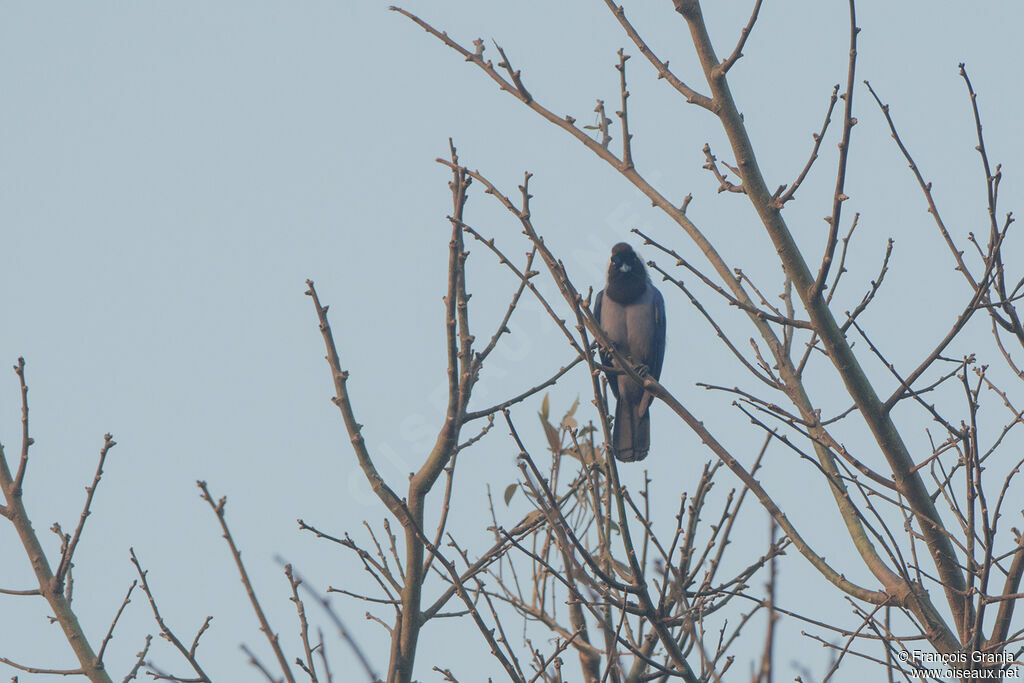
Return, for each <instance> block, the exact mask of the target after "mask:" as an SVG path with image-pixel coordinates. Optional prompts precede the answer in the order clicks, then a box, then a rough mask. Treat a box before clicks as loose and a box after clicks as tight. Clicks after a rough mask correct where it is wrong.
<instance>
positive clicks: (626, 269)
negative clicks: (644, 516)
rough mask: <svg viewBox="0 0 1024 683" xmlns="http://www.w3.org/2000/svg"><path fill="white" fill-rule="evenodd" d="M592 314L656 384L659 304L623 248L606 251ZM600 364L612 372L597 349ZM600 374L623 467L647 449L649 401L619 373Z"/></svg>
mask: <svg viewBox="0 0 1024 683" xmlns="http://www.w3.org/2000/svg"><path fill="white" fill-rule="evenodd" d="M594 314H595V316H596V318H597V323H598V324H599V325H600V326H601V329H602V330H604V332H605V334H606V335H607V336H608V339H609V340H610V341H611V342H612V343H613V344H614V345H615V347H616V348H617V349H619V350H620V351H622V352H624V353H626V354H628V355H629V357H630V358H631V359H632V360H633V362H635V363H638V364H640V366H641V367H640V368H638V369H639V370H640V372H641V374H644V372H645V371H646V373H647V374H649V375H650V376H651V377H653V378H654V379H656V380H657V379H660V378H661V367H662V364H663V363H664V360H665V299H664V298H662V296H661V292H659V291H658V289H657V288H656V287H655V286H654V285H653V284H652V283H651V279H650V278H649V277H648V276H647V269H646V268H645V267H644V264H643V261H641V260H640V257H638V256H637V255H636V252H634V251H633V248H632V247H631V246H629V245H628V244H626V243H625V242H619V243H618V244H616V245H615V246H614V247H612V254H611V259H610V260H609V262H608V282H607V284H606V285H605V287H604V289H602V290H601V291H600V292H598V293H597V298H596V299H595V301H594ZM601 362H602V363H603V364H604V365H605V366H607V367H609V368H611V367H612V365H613V357H612V353H611V351H610V350H609V349H606V348H602V349H601ZM605 374H606V375H607V377H608V384H609V386H611V390H612V394H613V395H614V396H615V420H614V422H613V423H612V425H613V427H612V441H613V444H612V445H613V448H614V453H615V457H616V458H618V459H619V460H621V461H623V462H635V461H637V460H643V459H644V458H646V457H647V453H648V451H649V450H650V449H651V415H650V412H649V409H650V406H651V401H652V400H653V398H654V397H653V396H652V395H651V394H650V393H648V392H646V391H644V388H643V385H642V384H640V383H639V382H637V381H636V380H634V379H633V378H632V377H630V376H629V375H628V374H626V373H624V372H621V371H620V372H615V371H610V370H606V371H605Z"/></svg>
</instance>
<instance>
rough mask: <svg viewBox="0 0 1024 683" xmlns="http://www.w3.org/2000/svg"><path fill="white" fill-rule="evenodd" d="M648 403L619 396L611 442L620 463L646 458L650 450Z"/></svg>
mask: <svg viewBox="0 0 1024 683" xmlns="http://www.w3.org/2000/svg"><path fill="white" fill-rule="evenodd" d="M649 405H650V401H644V400H641V401H630V400H629V399H628V398H627V397H625V396H620V398H619V401H618V403H617V404H616V406H615V424H614V425H613V428H612V440H613V441H614V442H615V457H616V458H618V459H619V460H621V461H622V462H635V461H637V460H643V459H644V458H646V457H647V452H648V451H649V450H651V413H650V411H649V410H648V407H649Z"/></svg>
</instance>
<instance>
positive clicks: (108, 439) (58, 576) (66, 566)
mask: <svg viewBox="0 0 1024 683" xmlns="http://www.w3.org/2000/svg"><path fill="white" fill-rule="evenodd" d="M116 445H117V442H116V441H114V438H113V436H111V435H110V434H104V435H103V448H102V449H100V460H99V463H98V464H97V465H96V474H95V475H94V476H93V479H92V486H86V487H85V493H86V495H85V506H84V507H83V508H82V514H81V516H80V517H79V519H78V526H77V527H75V533H74V536H72V538H71V542H70V543H69V544H68V547H67V550H65V551H64V552H63V553H62V555H61V558H60V564H58V565H57V571H56V572H54V579H55V580H56V581H57V582H58V583H60V582H62V581H64V577H65V576H66V575H67V573H68V572H69V571H70V570H71V558H72V557H73V556H74V554H75V548H77V547H78V541H79V539H81V537H82V529H83V528H84V527H85V520H86V518H87V517H88V516H89V508H90V506H91V505H92V497H93V495H95V493H96V487H97V486H99V483H100V477H102V476H103V463H104V462H105V461H106V459H107V453H108V452H109V451H110V449H111V448H113V447H114V446H116Z"/></svg>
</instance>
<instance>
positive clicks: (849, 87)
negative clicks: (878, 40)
mask: <svg viewBox="0 0 1024 683" xmlns="http://www.w3.org/2000/svg"><path fill="white" fill-rule="evenodd" d="M849 5H850V61H849V67H848V70H847V74H846V92H845V93H844V95H843V100H844V104H845V111H844V113H843V139H842V140H841V141H840V142H839V162H838V163H837V165H836V189H835V192H834V193H833V194H832V216H831V217H830V218H828V241H827V243H826V245H825V254H824V255H823V256H822V259H821V267H820V268H819V269H818V276H817V278H816V279H815V281H814V288H813V289H812V290H811V293H810V298H811V299H813V298H815V297H817V296H818V295H820V294H821V292H822V290H823V289H824V287H825V280H827V279H828V271H829V268H830V267H831V265H832V257H833V256H834V255H835V251H836V240H837V239H838V236H839V222H840V218H841V217H842V211H843V202H845V201H846V200H847V199H848V197H847V196H846V195H845V194H844V193H843V189H844V187H845V185H846V161H847V159H849V156H850V134H851V133H852V131H853V127H854V126H855V125H856V124H857V119H855V118H854V117H853V79H854V72H855V71H856V69H857V34H858V33H860V29H859V28H857V13H856V10H855V8H854V0H849Z"/></svg>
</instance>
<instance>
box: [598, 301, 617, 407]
mask: <svg viewBox="0 0 1024 683" xmlns="http://www.w3.org/2000/svg"><path fill="white" fill-rule="evenodd" d="M603 307H604V290H603V289H602V290H601V291H600V292H598V293H597V297H595V298H594V317H595V318H597V324H598V325H600V326H601V329H603V330H604V331H605V333H606V334H607V332H608V330H607V328H605V326H604V321H603V320H602V319H601V313H602V309H603ZM599 353H600V356H601V363H602V364H603V365H607V366H608V367H611V366H612V363H613V360H614V359H613V357H612V354H611V352H609V351H608V349H606V348H605V347H604V346H601V347H599ZM605 376H606V377H607V378H608V386H609V388H610V389H611V390H612V395H613V396H615V398H618V397H619V383H618V381H617V379H616V377H615V375H614V374H612V373H609V372H605Z"/></svg>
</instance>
